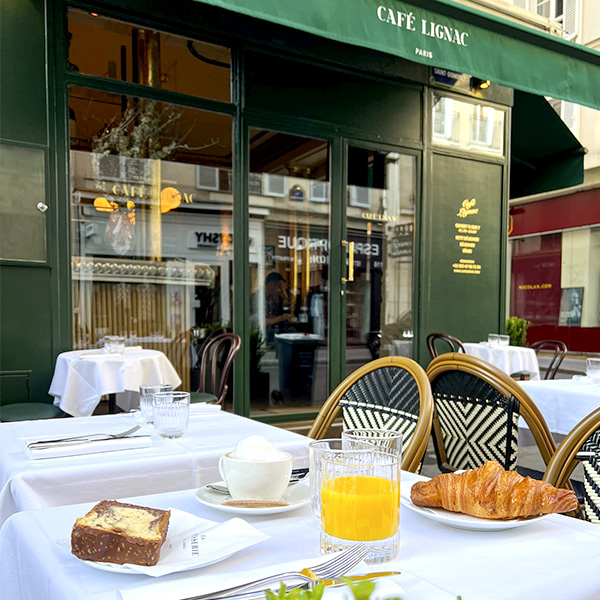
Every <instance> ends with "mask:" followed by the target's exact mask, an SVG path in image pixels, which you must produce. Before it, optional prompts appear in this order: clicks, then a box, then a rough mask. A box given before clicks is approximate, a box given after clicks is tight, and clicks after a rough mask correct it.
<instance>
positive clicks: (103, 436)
mask: <svg viewBox="0 0 600 600" xmlns="http://www.w3.org/2000/svg"><path fill="white" fill-rule="evenodd" d="M140 428H141V425H135V426H134V427H132V428H131V429H128V430H127V431H122V432H121V433H88V434H86V435H75V436H71V437H66V438H60V439H54V440H38V441H37V442H30V443H29V444H27V447H28V448H30V449H33V448H47V447H50V446H57V445H60V446H62V445H71V444H86V443H88V442H98V441H102V440H118V439H121V438H126V437H129V436H130V435H131V434H132V433H135V432H136V431H137V430H138V429H140Z"/></svg>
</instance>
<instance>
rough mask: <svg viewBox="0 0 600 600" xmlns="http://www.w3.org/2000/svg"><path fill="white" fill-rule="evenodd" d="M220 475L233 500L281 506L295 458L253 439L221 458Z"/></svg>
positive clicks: (257, 438)
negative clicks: (275, 503)
mask: <svg viewBox="0 0 600 600" xmlns="http://www.w3.org/2000/svg"><path fill="white" fill-rule="evenodd" d="M219 472H220V473H221V477H223V480H224V481H225V483H226V484H227V487H228V488H229V494H230V496H231V497H232V498H233V499H234V500H263V501H269V502H278V501H280V500H281V498H282V497H283V495H284V493H285V491H286V490H287V487H288V485H289V481H290V476H291V474H292V455H291V454H289V452H284V451H283V450H280V449H279V448H277V447H276V446H275V445H273V444H272V443H271V442H269V441H268V440H267V439H265V438H264V437H263V436H261V435H252V436H250V437H248V438H246V439H244V440H240V441H239V442H238V443H237V445H236V447H235V448H234V449H233V450H232V451H231V452H228V453H227V454H225V455H223V456H221V458H220V460H219Z"/></svg>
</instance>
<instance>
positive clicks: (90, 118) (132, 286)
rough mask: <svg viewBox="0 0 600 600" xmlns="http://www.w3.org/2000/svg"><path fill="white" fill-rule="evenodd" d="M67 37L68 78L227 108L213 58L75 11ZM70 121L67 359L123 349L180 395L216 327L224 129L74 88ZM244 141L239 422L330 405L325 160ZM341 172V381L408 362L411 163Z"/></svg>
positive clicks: (184, 112)
mask: <svg viewBox="0 0 600 600" xmlns="http://www.w3.org/2000/svg"><path fill="white" fill-rule="evenodd" d="M69 34H70V48H69V61H70V63H69V68H70V69H72V70H76V71H79V72H81V73H85V74H91V75H96V76H98V77H109V78H110V77H112V78H119V79H123V80H127V81H133V82H136V83H140V84H143V85H152V78H153V77H160V81H161V87H162V89H163V90H169V91H173V92H177V93H179V94H189V95H198V94H200V95H201V96H202V97H204V98H208V99H211V100H216V101H218V102H220V103H228V102H230V101H231V100H230V94H231V92H230V78H231V74H230V70H231V64H230V63H231V57H230V52H229V50H228V49H227V48H224V47H219V46H215V45H211V44H206V43H201V42H193V43H192V42H189V41H188V40H185V39H183V38H179V37H177V36H174V35H168V34H163V33H157V32H154V31H144V30H138V29H135V28H134V27H133V26H131V25H128V24H125V23H121V22H117V21H114V20H109V19H104V18H101V17H97V18H92V17H90V16H89V14H87V13H83V12H81V11H77V10H69ZM100 36H101V37H102V44H98V45H95V44H94V40H95V39H97V38H99V37H100ZM132 44H133V45H134V47H136V48H138V50H140V49H141V50H140V51H138V52H137V54H136V53H133V52H131V51H130V48H131V47H132ZM91 47H94V48H95V51H94V52H90V48H91ZM119 49H120V51H119ZM142 50H143V51H142ZM103 53H106V55H110V58H109V57H107V56H106V55H104V54H103ZM114 56H120V57H121V60H120V62H119V61H114V60H112V57H114ZM132 56H133V58H134V59H133V60H132ZM107 65H108V70H109V71H108V73H107V71H106V69H107ZM207 82H209V86H208V87H207ZM190 104H193V102H191V103H190ZM437 110H439V107H438V109H437ZM69 111H70V145H71V149H70V150H71V151H70V172H71V236H72V237H71V239H72V247H71V263H72V281H73V288H72V301H73V315H72V317H73V337H74V339H73V348H74V349H85V348H94V347H98V346H99V345H101V343H102V339H103V338H104V336H105V335H109V334H112V335H123V336H125V337H126V338H127V343H128V344H132V345H133V344H142V345H143V346H144V347H145V348H155V349H158V350H161V351H162V352H164V353H165V354H166V355H167V357H168V358H169V360H170V361H171V362H172V364H173V365H174V367H175V368H176V370H177V371H178V373H179V374H180V376H181V379H182V381H183V383H182V386H181V388H180V389H181V390H195V389H197V387H198V383H199V373H200V361H199V358H200V356H201V354H202V349H203V345H204V343H205V341H206V340H207V339H208V337H209V336H210V335H211V334H212V333H213V332H215V331H221V330H231V329H232V322H233V298H234V294H233V270H234V268H235V266H234V264H233V259H232V257H233V247H234V244H235V243H236V240H235V238H234V235H233V190H232V156H233V143H232V130H233V119H232V116H231V115H229V114H225V113H222V114H221V113H219V112H209V111H207V110H202V109H199V108H193V107H192V106H183V105H178V104H170V103H167V102H163V101H158V100H155V99H149V98H143V97H133V96H125V95H122V94H117V93H113V92H111V91H109V90H101V89H96V88H85V87H81V86H71V87H70V88H69ZM248 140H249V149H248V150H249V166H250V168H249V172H248V187H249V189H248V213H249V262H250V272H249V289H248V290H247V293H248V294H249V297H250V323H251V324H250V331H251V340H250V348H251V352H250V365H249V369H250V370H249V373H250V386H251V403H250V412H251V415H257V414H260V413H261V411H264V410H266V409H271V410H273V409H279V408H282V409H285V408H293V409H294V411H296V412H303V411H306V412H314V411H315V410H318V408H319V407H320V405H321V404H322V403H323V402H324V400H325V399H326V398H327V396H328V393H329V381H328V372H329V370H328V344H329V329H330V328H329V322H328V303H329V299H328V293H329V287H330V286H329V251H330V187H331V181H330V154H331V149H330V145H329V143H328V142H326V141H323V140H319V139H311V138H307V137H301V136H294V135H289V134H285V133H280V132H276V131H271V130H266V129H257V128H250V130H249V135H248ZM347 160H348V180H347V182H346V183H347V206H346V208H345V212H346V229H347V235H346V237H347V244H346V252H347V264H348V281H347V288H346V294H347V295H346V315H345V317H344V319H345V332H346V333H345V335H346V348H347V350H346V356H347V361H346V369H347V373H350V372H352V371H354V370H355V369H356V368H357V367H358V366H360V365H361V364H364V363H366V362H368V361H370V360H372V359H373V358H376V357H379V356H385V355H387V354H393V355H401V356H412V298H413V246H414V219H415V203H416V196H417V190H416V186H417V183H416V182H417V162H416V157H415V156H414V155H413V154H409V153H407V154H402V153H400V152H386V151H382V150H372V149H367V148H360V147H349V148H348V158H347ZM233 392H234V390H233V382H232V381H230V385H229V393H228V399H227V402H228V403H231V398H232V397H233Z"/></svg>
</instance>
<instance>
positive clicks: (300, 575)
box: [184, 542, 370, 600]
mask: <svg viewBox="0 0 600 600" xmlns="http://www.w3.org/2000/svg"><path fill="white" fill-rule="evenodd" d="M369 552H370V549H369V547H368V546H366V545H365V544H363V543H362V542H359V543H357V544H356V545H354V546H352V547H351V548H347V549H346V550H344V551H342V552H339V553H337V554H336V555H335V556H333V557H332V558H330V559H329V560H328V561H325V562H322V563H320V564H317V565H315V566H313V567H307V568H305V569H299V570H298V571H285V572H283V573H277V574H275V575H270V576H268V577H262V578H261V579H255V580H254V581H249V582H247V583H243V584H241V585H235V586H233V587H229V588H225V589H222V590H219V591H216V592H211V593H209V594H200V595H199V596H192V597H191V598H185V599H184V600H216V599H218V598H221V597H223V598H227V597H229V596H232V595H236V594H239V593H241V592H245V591H249V590H252V589H253V588H263V587H264V586H266V585H268V584H269V583H276V582H278V581H282V580H285V579H300V580H301V581H304V582H307V583H311V582H312V583H316V582H318V581H320V580H322V579H336V578H338V577H340V576H342V575H344V574H345V573H347V572H348V571H350V570H352V569H353V568H354V567H355V566H356V565H357V564H358V563H359V562H360V561H361V560H363V559H364V558H365V556H367V554H369Z"/></svg>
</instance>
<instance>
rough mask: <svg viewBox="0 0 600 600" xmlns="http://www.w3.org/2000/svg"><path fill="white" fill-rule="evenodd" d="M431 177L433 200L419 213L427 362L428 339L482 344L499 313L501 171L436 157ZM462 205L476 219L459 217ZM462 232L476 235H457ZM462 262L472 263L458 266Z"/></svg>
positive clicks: (500, 304) (482, 164) (500, 169)
mask: <svg viewBox="0 0 600 600" xmlns="http://www.w3.org/2000/svg"><path fill="white" fill-rule="evenodd" d="M432 176H433V181H432V185H431V188H430V189H431V194H430V195H429V197H428V199H427V201H426V202H427V205H426V207H425V208H424V211H423V214H424V218H425V224H424V234H423V239H422V243H423V247H424V252H423V255H424V262H423V265H422V268H421V281H422V285H423V295H422V299H423V304H422V307H421V329H420V331H421V338H422V339H421V340H419V342H420V344H419V345H420V349H421V352H420V354H419V356H420V357H421V358H424V357H425V353H424V340H425V337H426V336H427V334H428V333H432V332H443V333H449V334H452V335H455V336H456V337H458V338H459V339H461V340H463V341H467V342H472V341H481V340H483V339H487V334H488V333H489V332H494V331H497V328H498V324H499V319H500V314H501V310H502V301H501V300H502V299H501V293H502V285H501V269H502V264H503V262H502V260H501V252H502V232H501V227H502V222H503V220H502V218H501V217H502V213H501V211H502V206H503V203H502V177H503V166H502V165H497V164H486V163H484V162H476V161H473V160H467V159H463V158H457V157H452V156H443V155H434V157H433V163H432ZM473 199H475V201H476V202H475V203H474V204H473V203H472V201H473ZM464 200H467V201H469V206H470V208H468V210H470V211H475V210H477V213H474V212H472V213H471V214H467V215H465V216H462V217H461V216H459V213H460V212H461V208H463V201H464ZM465 226H468V227H471V228H476V227H477V226H479V227H480V229H479V230H478V231H477V232H475V231H474V230H471V231H461V230H460V229H459V227H460V228H463V229H464V228H465ZM457 236H459V237H460V236H464V237H466V238H479V241H475V240H474V239H457ZM460 243H466V244H474V247H473V248H471V250H472V254H464V253H463V252H462V248H461V247H460ZM460 259H466V260H470V261H473V263H460ZM461 264H462V265H463V267H465V268H462V269H459V270H469V271H473V272H472V273H460V272H455V269H457V267H456V265H461ZM469 264H470V265H474V266H477V265H480V267H481V268H480V273H478V274H476V271H477V269H476V268H475V269H472V268H470V267H467V266H466V265H469ZM427 358H428V355H427V357H426V359H427ZM426 359H425V362H426Z"/></svg>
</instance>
